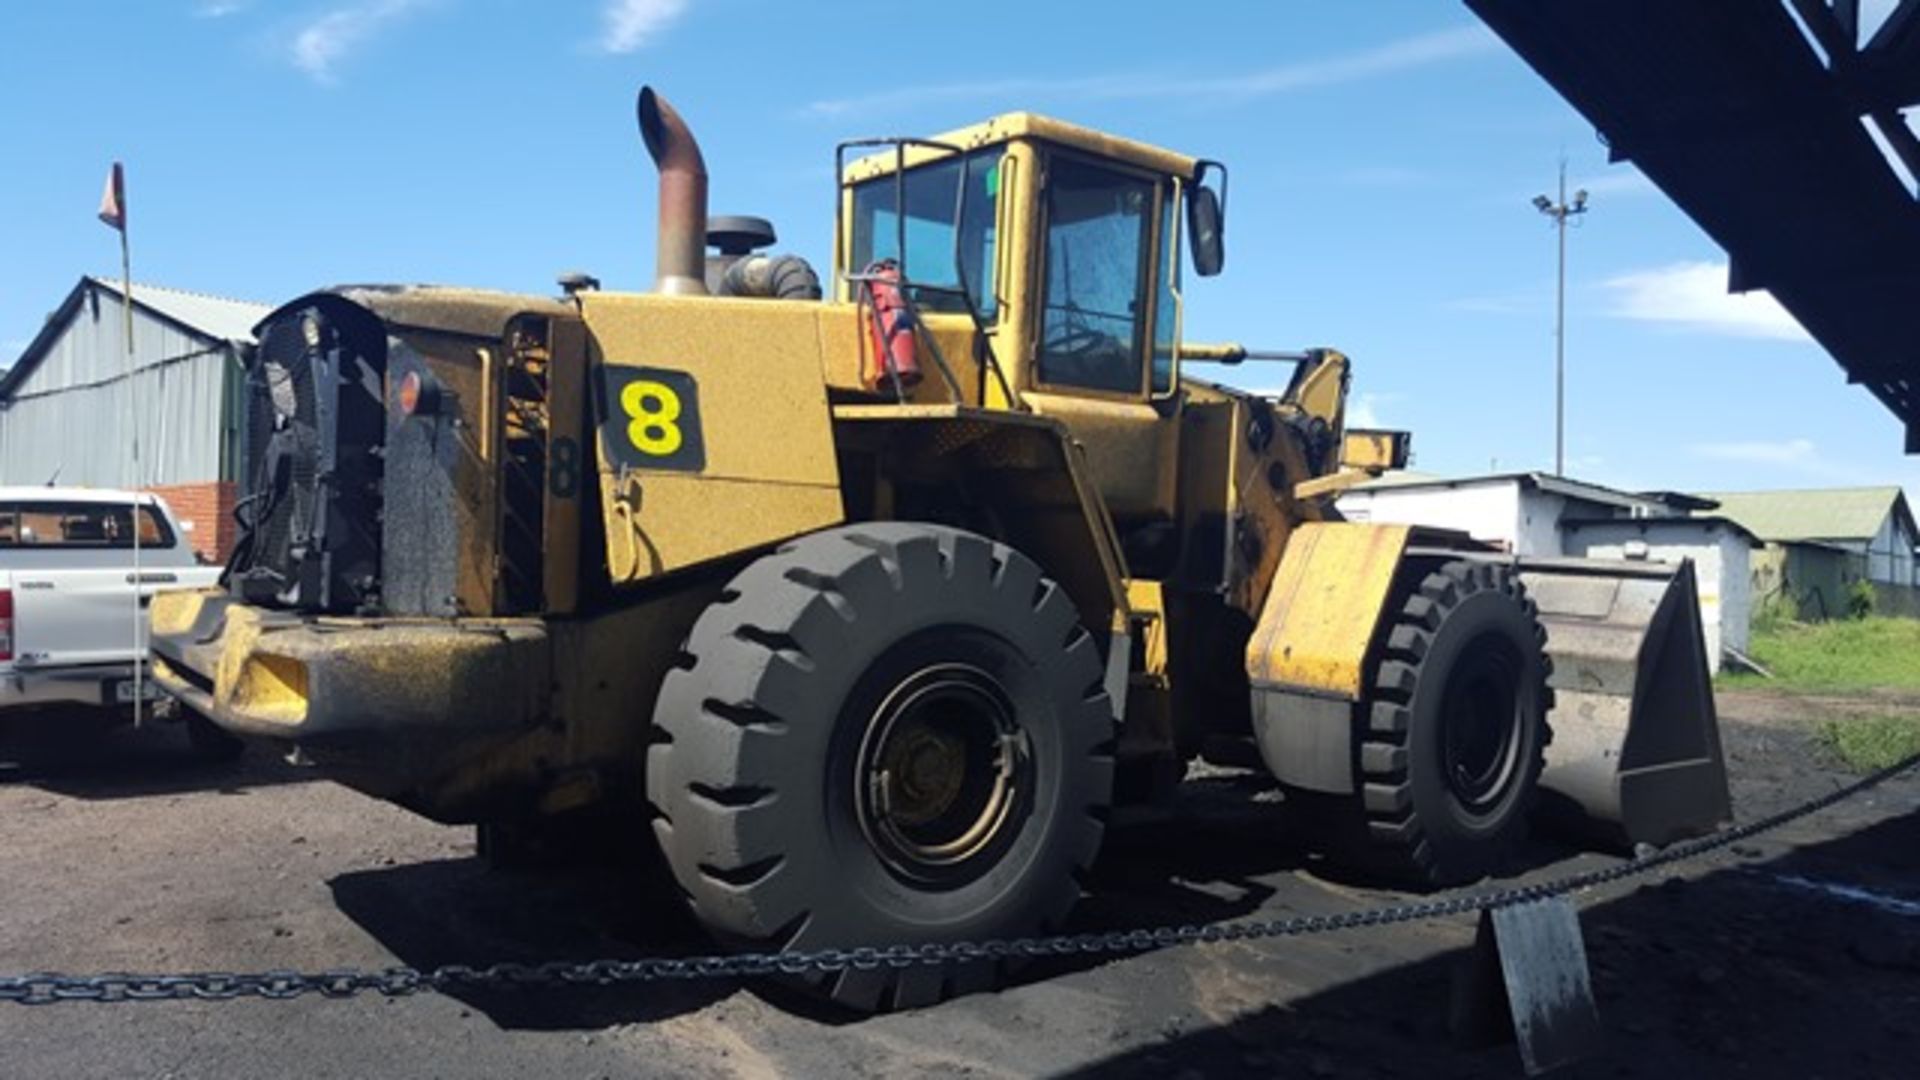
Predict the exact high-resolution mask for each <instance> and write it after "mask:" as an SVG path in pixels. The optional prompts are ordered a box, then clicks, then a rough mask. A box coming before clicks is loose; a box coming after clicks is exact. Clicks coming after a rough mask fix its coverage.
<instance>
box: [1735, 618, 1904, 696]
mask: <svg viewBox="0 0 1920 1080" xmlns="http://www.w3.org/2000/svg"><path fill="white" fill-rule="evenodd" d="M1748 651H1749V652H1750V653H1751V654H1752V655H1753V658H1754V659H1756V660H1758V661H1760V662H1761V663H1762V664H1765V665H1766V666H1767V667H1768V668H1769V669H1770V670H1772V672H1773V674H1774V678H1772V679H1766V678H1762V677H1760V676H1758V675H1735V674H1728V675H1725V676H1723V677H1722V678H1721V680H1720V685H1722V686H1725V687H1728V688H1732V689H1742V690H1758V689H1777V690H1885V689H1920V619H1889V618H1868V619H1839V620H1835V621H1833V622H1824V623H1783V624H1780V625H1778V626H1773V627H1768V628H1765V629H1756V630H1755V631H1754V635H1753V641H1752V643H1751V648H1750V649H1749V650H1748Z"/></svg>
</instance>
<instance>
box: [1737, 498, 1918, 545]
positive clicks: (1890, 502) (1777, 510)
mask: <svg viewBox="0 0 1920 1080" xmlns="http://www.w3.org/2000/svg"><path fill="white" fill-rule="evenodd" d="M1700 494H1701V495H1702V496H1703V497H1705V498H1709V499H1712V500H1714V501H1715V502H1718V503H1719V504H1720V508H1719V509H1718V510H1716V511H1713V513H1716V514H1719V515H1720V516H1722V517H1729V518H1732V519H1733V520H1735V521H1737V522H1739V523H1740V524H1741V525H1742V526H1745V527H1746V529H1747V531H1748V532H1751V533H1752V534H1754V535H1755V536H1758V537H1759V538H1760V539H1762V540H1772V541H1789V540H1859V541H1866V540H1871V539H1873V537H1874V536H1875V535H1876V534H1877V533H1879V531H1880V526H1882V525H1884V524H1885V523H1886V520H1887V515H1888V514H1897V515H1899V516H1900V517H1901V518H1902V519H1903V520H1904V521H1905V523H1906V527H1907V529H1908V531H1909V532H1912V531H1913V527H1914V526H1913V513H1912V511H1911V510H1909V509H1908V507H1907V500H1906V496H1905V495H1904V494H1903V493H1902V492H1901V490H1900V489H1899V488H1897V487H1858V488H1813V489H1804V490H1799V491H1704V492H1701V493H1700Z"/></svg>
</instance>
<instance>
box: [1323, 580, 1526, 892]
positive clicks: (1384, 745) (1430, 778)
mask: <svg viewBox="0 0 1920 1080" xmlns="http://www.w3.org/2000/svg"><path fill="white" fill-rule="evenodd" d="M1545 646H1546V634H1545V632H1544V631H1543V630H1542V629H1541V626H1540V620H1539V617H1538V615H1537V612H1536V611H1535V608H1534V604H1533V601H1532V600H1531V599H1529V598H1528V597H1527V593H1526V589H1525V587H1524V586H1522V585H1521V583H1520V578H1519V575H1518V574H1517V573H1516V572H1515V571H1514V570H1513V568H1511V567H1508V566H1503V565H1498V564H1495V563H1487V562H1473V561H1466V560H1460V561H1455V562H1448V563H1444V564H1440V565H1437V566H1433V567H1431V568H1430V569H1429V570H1428V571H1427V572H1425V573H1424V574H1422V575H1420V576H1419V577H1417V578H1415V579H1414V582H1413V584H1412V587H1411V588H1410V589H1409V590H1407V591H1406V592H1404V593H1403V594H1402V595H1401V597H1400V599H1399V601H1398V605H1397V607H1396V608H1395V609H1394V610H1392V611H1391V612H1390V614H1389V616H1388V619H1387V622H1386V626H1385V628H1384V630H1383V637H1382V639H1381V642H1380V645H1379V648H1378V650H1377V655H1378V659H1377V660H1376V661H1375V662H1374V665H1373V669H1372V685H1371V689H1370V692H1369V697H1368V700H1367V701H1366V702H1365V703H1363V704H1362V706H1361V720H1360V723H1359V725H1358V727H1359V732H1358V738H1359V746H1358V755H1357V756H1358V764H1359V767H1360V773H1361V785H1360V790H1359V791H1357V792H1355V793H1354V794H1353V795H1351V796H1344V797H1342V796H1327V795H1318V794H1314V793H1297V794H1296V793H1291V792H1290V793H1289V799H1290V801H1295V802H1296V807H1297V809H1298V810H1299V811H1300V812H1301V813H1300V815H1299V816H1300V820H1301V821H1302V823H1303V825H1304V826H1305V827H1306V828H1307V830H1308V832H1309V833H1310V840H1311V842H1312V843H1313V846H1315V847H1318V848H1319V849H1320V850H1321V851H1322V852H1323V853H1324V854H1326V855H1327V856H1328V857H1329V858H1330V859H1332V860H1333V861H1335V862H1340V863H1345V864H1347V865H1349V866H1353V867H1355V868H1356V869H1360V870H1363V871H1366V872H1370V873H1374V874H1377V875H1380V876H1383V877H1387V878H1391V879H1393V880H1396V881H1400V882H1404V883H1407V884H1412V885H1417V886H1426V887H1431V886H1440V885H1457V884H1463V883H1466V882H1471V881H1476V880H1479V879H1480V878H1483V877H1486V876H1487V875H1489V874H1492V873H1494V872H1496V871H1498V870H1499V869H1500V867H1501V865H1502V864H1503V863H1504V862H1505V861H1506V859H1507V858H1508V856H1509V855H1510V854H1511V853H1512V851H1513V849H1514V848H1515V847H1516V846H1518V845H1519V843H1520V842H1521V841H1522V840H1523V839H1524V838H1525V837H1526V834H1527V817H1528V814H1529V812H1530V810H1531V808H1532V806H1533V802H1534V796H1535V793H1536V790H1537V787H1538V782H1539V779H1540V771H1541V768H1542V766H1543V764H1544V755H1545V747H1546V742H1547V738H1548V730H1547V724H1546V714H1547V710H1548V709H1549V708H1550V707H1551V706H1552V691H1551V690H1549V689H1548V688H1547V675H1548V672H1549V666H1550V665H1549V662H1548V660H1547V657H1546V652H1545Z"/></svg>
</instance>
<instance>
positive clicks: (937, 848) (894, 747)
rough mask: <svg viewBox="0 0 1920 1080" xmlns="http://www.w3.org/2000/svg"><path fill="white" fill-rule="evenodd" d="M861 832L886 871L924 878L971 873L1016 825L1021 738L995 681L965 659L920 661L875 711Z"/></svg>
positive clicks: (859, 812)
mask: <svg viewBox="0 0 1920 1080" xmlns="http://www.w3.org/2000/svg"><path fill="white" fill-rule="evenodd" d="M855 769H856V772H855V777H854V788H853V791H854V803H855V810H856V816H857V817H858V818H859V822H860V830H861V832H862V833H863V834H864V835H865V837H866V840H867V843H868V844H869V845H870V846H871V847H872V848H873V850H874V852H875V853H876V854H878V855H879V856H880V859H881V861H882V862H884V863H885V864H886V865H887V866H888V868H890V869H891V870H893V871H894V872H895V873H897V874H900V875H902V876H905V877H907V878H910V879H913V880H916V881H922V882H952V881H960V880H967V879H971V878H972V877H974V876H977V874H978V872H979V871H981V870H984V869H985V868H986V867H987V866H990V865H992V863H993V861H994V859H995V858H996V857H997V856H998V854H999V852H1000V851H1001V850H1002V849H1003V848H1004V846H1005V841H1006V840H1007V838H1008V837H1009V836H1010V835H1011V834H1012V833H1013V832H1014V831H1015V830H1014V829H1013V828H1012V827H1011V824H1012V821H1013V819H1014V818H1015V816H1016V810H1017V809H1018V807H1019V804H1020V801H1021V800H1020V792H1021V790H1022V789H1023V788H1024V787H1025V786H1026V779H1027V773H1028V771H1029V765H1028V754H1027V752H1026V740H1025V738H1024V736H1023V735H1022V733H1021V731H1020V727H1019V725H1018V723H1017V722H1016V721H1015V711H1014V708H1013V705H1012V703H1011V702H1010V701H1009V700H1008V698H1007V696H1006V694H1005V692H1004V691H1003V690H1002V689H1001V687H1000V684H999V683H998V682H997V681H996V680H995V679H994V678H993V677H992V676H990V675H988V674H987V673H986V672H984V671H982V670H980V669H979V668H975V667H972V666H969V665H965V664H939V665H935V666H931V667H927V668H923V669H921V670H920V671H918V672H915V673H914V674H913V675H911V676H909V677H907V678H906V679H904V680H902V681H901V682H900V684H899V685H897V686H896V687H895V688H894V689H893V691H892V692H891V693H889V694H888V695H887V696H886V697H885V698H884V699H883V700H882V701H881V703H880V705H879V707H878V708H876V709H875V710H874V712H873V716H872V717H871V718H870V720H869V721H868V724H867V729H866V732H865V735H864V737H863V738H862V739H861V742H860V753H859V760H858V762H857V764H856V766H855Z"/></svg>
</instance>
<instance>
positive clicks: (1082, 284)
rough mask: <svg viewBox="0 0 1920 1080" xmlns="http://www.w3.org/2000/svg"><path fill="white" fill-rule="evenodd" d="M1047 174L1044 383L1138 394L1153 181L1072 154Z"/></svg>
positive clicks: (1042, 345) (1041, 359)
mask: <svg viewBox="0 0 1920 1080" xmlns="http://www.w3.org/2000/svg"><path fill="white" fill-rule="evenodd" d="M1051 169H1052V171H1051V175H1050V176H1049V178H1048V180H1047V190H1046V216H1047V273H1046V285H1045V292H1044V294H1043V300H1042V307H1041V324H1040V349H1039V366H1040V371H1039V376H1040V381H1041V382H1044V383H1049V384H1052V385H1056V386H1072V387H1079V388H1082V389H1087V390H1105V391H1112V392H1116V393H1125V394H1138V393H1140V392H1141V390H1142V388H1143V385H1144V382H1145V380H1144V379H1143V374H1144V372H1143V371H1142V363H1143V360H1144V358H1145V355H1146V349H1145V347H1144V346H1145V341H1144V332H1145V327H1146V318H1145V316H1146V306H1147V304H1146V301H1147V298H1146V282H1147V281H1148V275H1147V269H1148V259H1149V257H1150V253H1151V251H1152V248H1153V244H1152V229H1153V225H1154V215H1153V194H1154V185H1153V182H1152V181H1151V180H1145V179H1141V178H1139V177H1136V176H1132V175H1129V174H1126V173H1121V172H1116V171H1114V170H1111V169H1107V168H1103V167H1101V166H1099V165H1095V164H1092V163H1090V162H1084V161H1079V160H1076V159H1074V158H1069V157H1058V158H1055V159H1054V161H1053V164H1052V167H1051Z"/></svg>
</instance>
